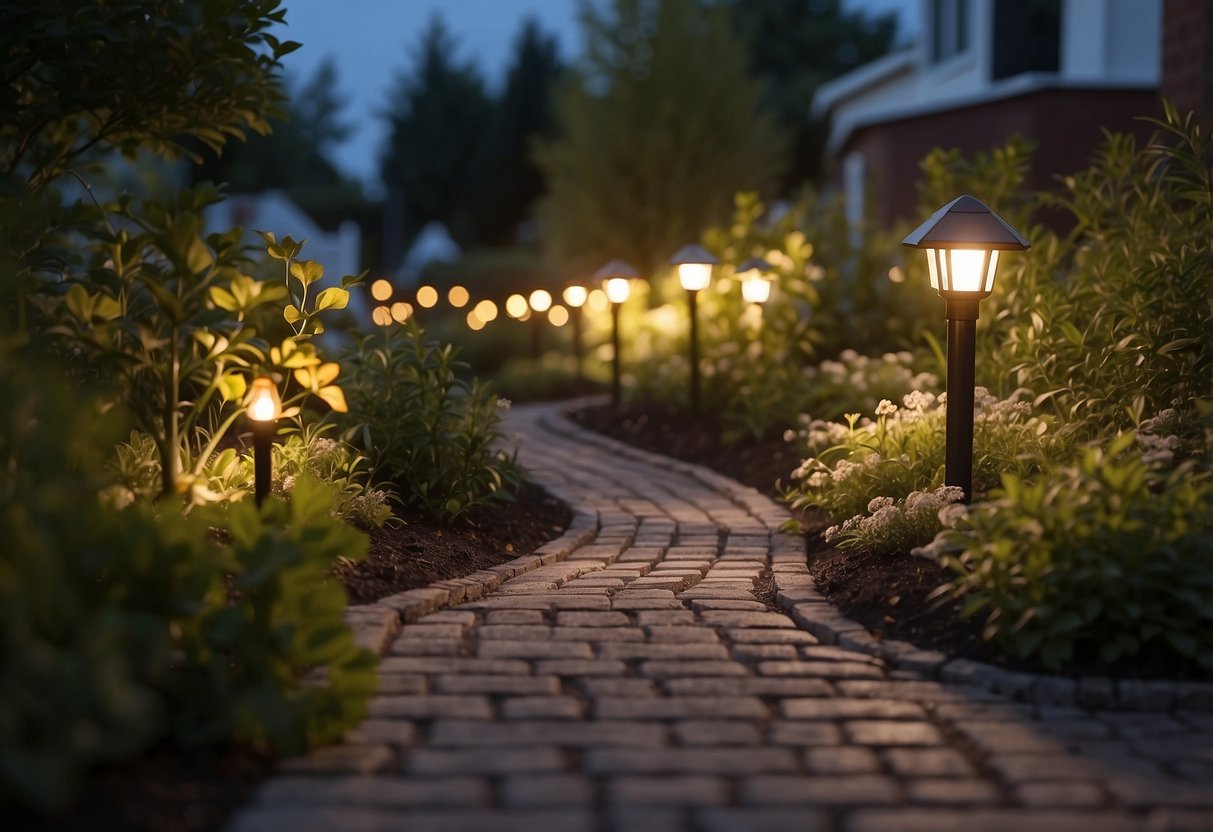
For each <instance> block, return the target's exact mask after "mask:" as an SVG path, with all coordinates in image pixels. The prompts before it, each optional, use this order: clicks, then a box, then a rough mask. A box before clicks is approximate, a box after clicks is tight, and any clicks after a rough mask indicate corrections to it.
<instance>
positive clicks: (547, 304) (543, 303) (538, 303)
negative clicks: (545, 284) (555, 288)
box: [530, 289, 552, 312]
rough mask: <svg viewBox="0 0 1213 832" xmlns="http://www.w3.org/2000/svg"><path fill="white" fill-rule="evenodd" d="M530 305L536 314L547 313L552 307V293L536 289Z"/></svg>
mask: <svg viewBox="0 0 1213 832" xmlns="http://www.w3.org/2000/svg"><path fill="white" fill-rule="evenodd" d="M530 303H531V308H532V309H534V310H535V311H536V312H547V311H548V309H550V308H551V306H552V293H551V292H549V291H548V290H547V289H536V290H535V291H533V292H531V297H530Z"/></svg>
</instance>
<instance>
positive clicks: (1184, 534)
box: [922, 433, 1213, 672]
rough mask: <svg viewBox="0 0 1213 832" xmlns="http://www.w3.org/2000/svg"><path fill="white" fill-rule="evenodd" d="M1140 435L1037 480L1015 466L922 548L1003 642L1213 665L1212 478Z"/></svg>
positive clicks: (1054, 662) (1049, 656)
mask: <svg viewBox="0 0 1213 832" xmlns="http://www.w3.org/2000/svg"><path fill="white" fill-rule="evenodd" d="M1134 441H1135V436H1134V434H1132V433H1126V434H1123V435H1121V436H1119V437H1117V438H1115V439H1112V440H1109V441H1105V442H1101V443H1095V444H1093V445H1091V446H1088V447H1084V448H1082V449H1081V450H1080V453H1079V455H1078V460H1077V462H1076V463H1075V464H1072V465H1067V466H1065V467H1062V468H1060V469H1058V470H1055V471H1052V472H1050V474H1049V476H1048V477H1047V478H1044V477H1042V478H1041V479H1040V480H1039V481H1037V482H1035V483H1030V482H1027V481H1025V480H1024V479H1022V478H1021V477H1018V476H1016V475H1014V474H1007V475H1005V476H1004V477H1003V483H1002V489H1001V490H1000V491H998V492H996V493H995V494H994V495H993V497H994V499H992V500H991V501H989V502H987V503H983V504H981V505H977V506H973V507H972V508H971V509H970V511H969V513H968V515H967V516H966V517H965V519H963V520H961V521H960V523H959V525H958V527H957V528H956V529H955V530H952V531H946V532H944V533H943V534H941V535H940V536H939V537H938V538H936V540H935V541H934V543H932V544H931V545H930V546H929V547H926V548H925V549H924V550H923V551H922V553H923V554H925V555H927V556H935V557H939V558H940V560H941V562H942V563H943V564H944V565H945V566H947V567H948V568H949V569H950V570H951V571H952V572H953V573H954V574H955V578H954V579H953V580H952V582H951V583H950V584H949V585H948V586H947V587H946V588H945V589H944V591H945V592H946V593H947V594H948V595H950V596H954V597H963V598H965V599H966V601H965V606H964V613H965V614H966V615H976V614H979V613H982V614H984V616H985V625H986V626H985V631H984V635H985V638H987V639H988V640H990V641H991V642H993V643H994V645H995V646H997V647H998V648H999V649H1000V650H1002V651H1003V652H1005V653H1007V654H1008V655H1011V656H1016V657H1018V658H1038V659H1039V660H1040V661H1041V662H1042V663H1044V664H1045V665H1046V666H1048V667H1051V668H1054V669H1060V668H1062V667H1064V666H1065V665H1066V664H1067V663H1069V662H1071V661H1074V660H1075V659H1084V660H1090V659H1091V658H1093V657H1098V660H1099V661H1101V662H1104V663H1112V662H1117V661H1132V660H1136V659H1139V658H1141V657H1146V656H1160V655H1161V656H1163V657H1168V656H1172V657H1179V658H1180V659H1181V660H1184V661H1187V662H1190V663H1191V664H1192V665H1198V666H1200V667H1202V668H1204V670H1205V671H1206V672H1208V671H1209V670H1211V669H1213V481H1211V480H1210V478H1209V476H1208V475H1207V474H1197V473H1196V472H1195V471H1194V470H1193V468H1192V466H1191V464H1185V465H1180V466H1178V467H1176V468H1173V469H1170V470H1166V468H1165V465H1166V460H1165V458H1157V459H1156V460H1155V461H1153V462H1151V461H1148V453H1149V445H1147V446H1146V453H1145V454H1143V452H1142V450H1141V449H1138V450H1133V448H1132V445H1133V443H1134Z"/></svg>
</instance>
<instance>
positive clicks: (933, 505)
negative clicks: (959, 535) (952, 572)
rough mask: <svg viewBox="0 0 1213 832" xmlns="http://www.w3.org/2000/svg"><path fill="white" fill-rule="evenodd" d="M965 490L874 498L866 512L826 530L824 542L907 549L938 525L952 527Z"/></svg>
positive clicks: (949, 488) (961, 514) (962, 511)
mask: <svg viewBox="0 0 1213 832" xmlns="http://www.w3.org/2000/svg"><path fill="white" fill-rule="evenodd" d="M963 497H964V492H963V491H962V490H961V489H959V488H956V487H955V486H940V487H939V488H936V489H935V490H934V491H914V492H911V493H910V495H909V496H907V497H906V498H905V499H904V500H900V501H898V500H894V499H893V498H892V497H876V498H874V499H873V500H872V501H871V502H869V503H868V514H867V515H863V514H859V515H856V516H854V517H852V518H851V519H849V520H847V521H846V522H845V523H843V524H842V525H838V526H831V527H830V528H828V529H826V532H825V539H826V542H829V543H833V542H836V541H837V542H839V543H840V544H843V545H846V544H851V545H860V546H865V547H867V548H871V549H876V550H880V551H889V552H897V551H902V552H904V551H906V550H907V549H910V548H911V547H915V546H917V545H918V544H919V543H921V542H922V541H924V540H927V539H929V538H931V537H933V536H934V535H935V534H936V532H938V531H939V530H940V528H941V527H946V528H955V526H956V524H958V523H959V522H960V520H961V519H962V518H963V517H964V516H965V511H966V507H965V506H964V505H962V504H960V503H959V502H958V501H959V500H961V499H963Z"/></svg>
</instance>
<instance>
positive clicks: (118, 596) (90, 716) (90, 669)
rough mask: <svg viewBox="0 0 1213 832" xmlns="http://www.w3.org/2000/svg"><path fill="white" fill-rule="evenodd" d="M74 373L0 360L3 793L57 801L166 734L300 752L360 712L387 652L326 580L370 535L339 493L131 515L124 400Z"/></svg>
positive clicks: (3, 355) (5, 355)
mask: <svg viewBox="0 0 1213 832" xmlns="http://www.w3.org/2000/svg"><path fill="white" fill-rule="evenodd" d="M58 374H59V371H58V370H56V369H54V368H51V369H49V370H47V369H42V370H38V371H35V370H29V369H22V368H21V367H20V366H19V365H17V364H15V363H14V358H13V355H12V353H11V351H10V350H9V349H8V348H5V349H4V350H2V351H0V463H2V464H0V469H2V470H3V473H2V474H0V535H3V536H4V539H5V540H6V545H5V546H4V547H2V548H0V623H2V626H0V745H2V746H3V747H4V749H5V753H4V756H3V759H2V760H0V792H2V793H3V795H4V796H5V797H13V798H16V799H19V800H21V801H23V802H25V803H28V804H29V805H31V806H34V807H36V808H39V809H54V808H57V807H62V806H63V805H64V804H65V803H66V802H67V801H68V800H70V798H71V795H72V792H73V790H74V787H75V784H76V782H77V779H78V776H79V774H80V772H81V771H82V770H83V769H84V768H85V767H87V766H88V765H89V764H90V763H93V762H95V761H100V760H107V759H118V758H121V757H124V756H128V755H130V754H133V753H138V752H140V751H142V750H144V749H146V748H148V747H150V746H151V745H152V744H154V743H156V742H158V741H160V740H161V739H164V738H175V739H176V740H178V741H182V742H195V741H211V742H223V741H229V740H232V739H236V740H240V741H244V742H250V743H254V744H256V745H259V746H262V747H267V748H272V749H274V750H277V751H279V752H294V751H298V750H300V749H301V748H302V747H303V745H304V743H305V742H307V741H324V740H328V739H333V738H335V737H337V736H339V735H340V734H341V733H342V731H343V730H345V729H346V728H348V727H349V726H351V725H352V724H354V723H356V722H357V720H358V719H360V718H361V716H362V715H363V714H364V713H365V701H366V698H367V696H368V695H369V691H370V689H371V686H372V685H373V684H374V657H373V656H372V655H371V654H370V653H368V652H366V651H362V650H359V649H357V648H356V647H355V646H354V643H353V640H352V636H351V634H350V633H349V632H348V630H347V629H346V628H345V627H344V625H343V623H342V619H341V612H342V609H343V607H344V603H345V596H344V590H343V589H342V587H341V586H340V585H339V584H338V583H336V582H334V581H332V580H331V579H330V578H328V576H327V572H328V569H329V567H330V566H331V564H332V562H333V561H334V560H335V559H336V558H337V557H339V556H340V557H347V558H357V557H360V556H361V555H362V553H363V552H365V548H366V540H365V538H364V537H363V536H362V535H360V534H359V533H357V532H356V531H354V530H353V529H351V528H349V527H348V526H345V525H344V524H341V523H337V522H335V521H333V520H330V519H328V517H327V516H326V514H327V512H326V511H325V510H324V509H326V508H327V506H328V504H329V500H331V495H330V494H328V493H327V492H326V490H325V489H323V488H321V487H320V486H318V485H316V484H308V485H300V486H297V487H296V493H295V495H294V499H293V500H292V503H291V505H290V506H283V505H282V504H280V503H278V502H277V501H269V503H268V504H267V506H266V509H265V512H264V513H262V514H259V513H258V512H257V511H256V509H255V508H254V507H253V506H252V505H251V502H249V501H246V502H245V504H243V505H241V504H235V505H233V506H231V508H230V511H228V512H226V513H224V512H221V511H219V509H218V507H215V508H209V509H202V510H199V511H195V512H193V513H192V514H191V515H189V516H183V515H182V514H181V513H180V512H179V511H177V510H175V509H172V508H170V509H169V510H167V511H164V512H162V513H158V512H157V511H156V507H154V506H152V505H150V504H148V503H137V504H135V505H133V506H132V507H130V508H128V509H126V510H122V511H119V510H116V509H114V508H113V507H112V505H110V504H108V503H103V502H102V501H101V500H99V499H98V495H99V493H100V492H101V491H102V490H103V489H104V488H105V487H106V486H107V484H108V479H109V477H108V475H107V473H106V460H105V458H104V455H105V454H106V453H107V452H108V449H109V448H110V447H112V446H113V443H114V442H115V441H116V440H117V438H118V436H119V435H120V431H121V429H122V425H121V422H120V419H119V418H118V414H117V411H115V410H113V409H112V408H108V407H102V406H100V405H99V404H98V403H97V402H96V401H95V400H91V399H82V398H81V397H80V395H79V394H78V393H77V392H76V391H75V390H70V389H69V388H68V387H67V386H65V385H62V384H60V383H58V381H57V380H56V379H57V376H58ZM216 526H218V527H221V528H226V529H228V530H229V532H228V533H229V534H230V539H231V542H230V543H229V544H226V545H219V544H217V543H215V542H214V537H213V535H212V533H211V529H212V528H214V527H216ZM229 581H230V583H229ZM310 669H323V670H325V671H326V678H325V681H324V682H323V683H320V684H313V683H311V682H308V683H306V684H305V682H304V680H303V674H304V673H305V671H308V670H310Z"/></svg>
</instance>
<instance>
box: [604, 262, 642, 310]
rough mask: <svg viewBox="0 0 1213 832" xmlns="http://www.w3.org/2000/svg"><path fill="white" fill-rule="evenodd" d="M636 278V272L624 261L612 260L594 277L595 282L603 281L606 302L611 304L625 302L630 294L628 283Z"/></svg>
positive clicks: (630, 289) (630, 286)
mask: <svg viewBox="0 0 1213 832" xmlns="http://www.w3.org/2000/svg"><path fill="white" fill-rule="evenodd" d="M637 277H639V275H638V274H636V270H635V269H634V268H632V266H631V264H630V263H628V262H627V261H624V260H612V261H611V262H609V263H607V264H606V265H605V266H603V267H602V268H601V269H599V270H598V272H597V274H595V275H594V279H595V280H601V281H603V283H604V288H605V290H606V295H607V300H609V301H610V302H611V303H623V302H624V301H625V300H627V299H628V296H629V295H631V293H632V285H631V283H630V282H629V281H631V280H634V279H635V278H637Z"/></svg>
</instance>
